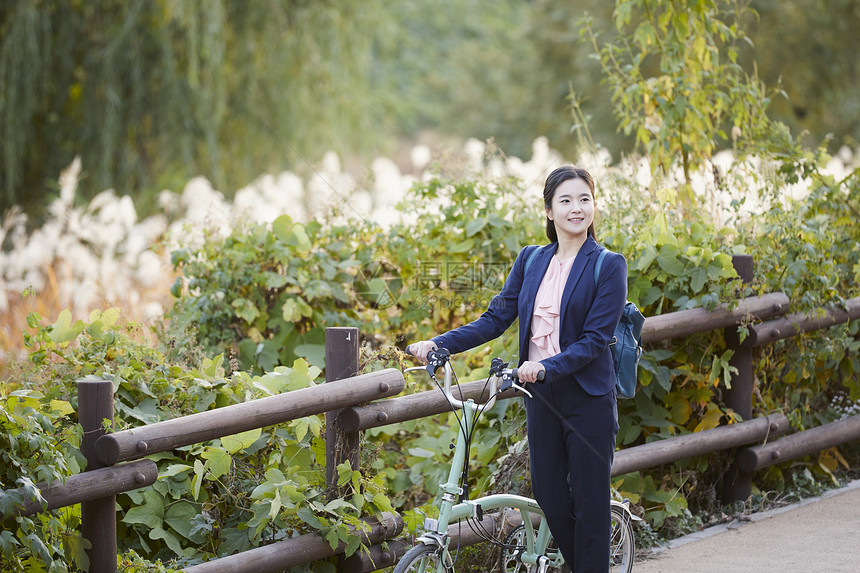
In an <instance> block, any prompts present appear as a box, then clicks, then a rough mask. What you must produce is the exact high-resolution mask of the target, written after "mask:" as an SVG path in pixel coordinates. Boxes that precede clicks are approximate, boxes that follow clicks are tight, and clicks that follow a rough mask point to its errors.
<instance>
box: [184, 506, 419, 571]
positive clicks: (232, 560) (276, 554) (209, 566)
mask: <svg viewBox="0 0 860 573" xmlns="http://www.w3.org/2000/svg"><path fill="white" fill-rule="evenodd" d="M365 521H366V522H367V523H369V524H370V531H369V532H364V531H362V532H356V533H355V534H356V535H358V536H360V537H361V542H362V543H363V544H365V545H374V544H377V543H379V542H381V541H384V540H386V539H394V538H395V537H397V536H398V535H400V533H401V532H402V531H403V518H402V517H401V516H400V515H395V514H391V513H385V514H383V519H382V521H378V520H377V519H376V518H375V517H370V518H366V519H365ZM345 550H346V544H345V543H343V542H341V543H340V544H338V546H337V548H335V549H332V547H331V545H330V544H329V542H328V541H326V540H325V539H323V537H322V536H320V535H319V534H317V533H307V534H305V535H300V536H298V537H293V538H291V539H284V540H282V541H276V542H275V543H272V544H271V545H264V546H263V547H258V548H256V549H249V550H247V551H243V552H242V553H237V554H236V555H230V556H228V557H221V558H220V559H216V560H214V561H209V562H207V563H201V564H199V565H192V566H191V567H186V568H185V569H183V571H185V572H186V573H236V572H237V571H246V572H250V571H253V572H254V573H279V572H280V571H286V570H287V569H289V568H290V567H295V566H296V565H303V564H305V563H311V562H313V561H319V560H320V559H327V558H329V557H331V556H332V555H339V554H341V553H343V552H344V551H345Z"/></svg>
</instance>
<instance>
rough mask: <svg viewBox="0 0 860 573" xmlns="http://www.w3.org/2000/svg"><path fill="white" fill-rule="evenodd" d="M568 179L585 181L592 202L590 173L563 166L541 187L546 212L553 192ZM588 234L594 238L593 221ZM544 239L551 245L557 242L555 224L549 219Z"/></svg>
mask: <svg viewBox="0 0 860 573" xmlns="http://www.w3.org/2000/svg"><path fill="white" fill-rule="evenodd" d="M568 179H582V180H583V181H585V182H586V184H588V188H589V189H591V199H592V200H594V178H593V177H592V176H591V173H589V172H588V171H586V170H585V169H581V168H579V167H573V166H572V165H565V166H564V167H559V168H557V169H555V170H554V171H553V172H552V173H550V174H549V176H548V177H547V178H546V183H545V184H544V186H543V204H544V208H545V209H546V210H550V209H552V199H553V197H555V190H556V189H558V186H559V185H561V184H562V183H564V182H565V181H567V180H568ZM588 234H589V235H591V237H592V238H596V237H595V235H594V221H592V222H591V225H589V227H588ZM546 238H547V239H549V240H550V242H552V243H555V242H556V241H558V233H556V232H555V223H553V222H552V221H551V220H550V218H549V217H547V218H546Z"/></svg>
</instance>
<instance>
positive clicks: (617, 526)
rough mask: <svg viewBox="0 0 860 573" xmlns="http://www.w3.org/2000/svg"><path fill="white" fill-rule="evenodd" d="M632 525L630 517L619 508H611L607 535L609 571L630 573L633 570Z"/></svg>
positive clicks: (612, 572)
mask: <svg viewBox="0 0 860 573" xmlns="http://www.w3.org/2000/svg"><path fill="white" fill-rule="evenodd" d="M635 553H636V551H635V547H634V544H633V525H632V524H631V523H630V516H629V515H628V514H627V512H626V511H624V510H623V509H621V508H618V507H613V508H612V526H611V529H610V534H609V571H610V572H611V573H630V571H632V570H633V557H634V554H635Z"/></svg>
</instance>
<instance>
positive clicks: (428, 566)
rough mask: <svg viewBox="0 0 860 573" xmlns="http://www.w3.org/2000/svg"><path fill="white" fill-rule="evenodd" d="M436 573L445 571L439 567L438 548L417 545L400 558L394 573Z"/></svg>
mask: <svg viewBox="0 0 860 573" xmlns="http://www.w3.org/2000/svg"><path fill="white" fill-rule="evenodd" d="M436 571H444V568H440V567H439V550H438V548H437V547H432V546H430V545H416V546H415V547H413V548H412V549H410V550H409V551H407V552H406V554H405V555H403V557H401V558H400V561H398V562H397V567H395V568H394V573H436Z"/></svg>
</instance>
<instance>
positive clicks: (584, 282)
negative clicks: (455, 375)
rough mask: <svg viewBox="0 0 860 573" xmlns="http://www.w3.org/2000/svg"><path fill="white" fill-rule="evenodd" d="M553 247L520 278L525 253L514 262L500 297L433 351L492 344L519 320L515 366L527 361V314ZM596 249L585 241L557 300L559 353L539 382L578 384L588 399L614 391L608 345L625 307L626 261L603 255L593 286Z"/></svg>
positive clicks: (445, 336)
mask: <svg viewBox="0 0 860 573" xmlns="http://www.w3.org/2000/svg"><path fill="white" fill-rule="evenodd" d="M557 247H558V243H550V244H549V245H545V246H543V247H540V248H539V251H538V253H537V255H535V258H534V259H533V260H532V263H531V265H530V267H529V274H528V276H523V275H524V271H525V264H526V252H527V250H528V249H523V250H522V251H520V253H519V255H518V256H517V260H516V261H514V266H513V268H512V269H511V272H510V274H509V275H508V278H507V279H506V280H505V285H504V286H503V287H502V290H501V292H500V293H499V294H498V295H496V296H495V297H493V299H492V301H490V306H489V308H488V309H487V310H486V311H485V312H484V313H483V314H482V315H481V316H480V317H478V318H477V319H476V320H474V321H473V322H470V323H469V324H466V325H463V326H461V327H459V328H456V329H454V330H451V331H449V332H446V333H445V334H442V335H440V336H437V337H435V338H434V339H433V341H434V342H435V343H436V345H437V346H440V347H444V348H447V349H448V350H450V351H451V353H452V354H455V353H457V352H463V351H465V350H469V349H470V348H474V347H476V346H479V345H481V344H484V343H486V342H488V341H490V340H493V339H495V338H497V337H499V336H501V334H502V333H503V332H505V330H507V329H508V327H509V326H511V324H513V322H514V320H515V319H517V318H518V319H519V324H520V333H519V341H520V360H519V364H522V363H523V362H525V361H526V360H528V352H529V339H530V337H531V323H532V314H533V311H534V303H535V297H536V296H537V291H538V287H539V286H540V283H541V280H542V279H543V276H544V274H545V273H546V270H547V268H548V267H549V263H550V261H551V260H552V256H553V255H554V254H555V251H556V249H557ZM599 254H600V249H599V248H598V246H597V243H596V242H595V240H594V239H593V238H592V237H590V236H589V237H588V239H586V241H585V243H583V245H582V247H581V248H580V250H579V253H577V255H576V259H575V260H574V262H573V267H572V268H571V270H570V275H569V276H568V279H567V283H565V286H564V292H563V294H562V299H561V306H560V309H561V312H560V316H561V319H560V326H561V332H560V333H559V337H558V340H559V348H560V352H559V353H558V354H556V355H555V356H551V357H549V358H546V359H544V360H541V364H543V365H544V368H546V377H545V380H544V382H545V383H547V384H558V383H565V382H570V380H571V379H573V380H575V381H576V382H578V383H579V385H580V386H581V387H582V389H583V390H585V391H586V392H588V393H589V394H591V395H592V396H602V395H604V394H607V393H608V392H610V391H612V390H613V389H614V388H615V368H614V365H613V362H612V353H611V351H610V350H609V343H610V342H611V341H612V337H613V335H614V333H615V327H616V326H617V325H618V321H619V320H620V319H621V312H622V310H623V309H624V304H625V302H626V301H627V261H626V260H625V259H624V256H623V255H621V254H618V253H613V252H608V253H607V254H606V256H605V257H604V259H603V263H602V264H601V267H600V277H599V284H598V285H597V287H596V288H595V285H594V265H595V263H596V261H597V256H598V255H599Z"/></svg>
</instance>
